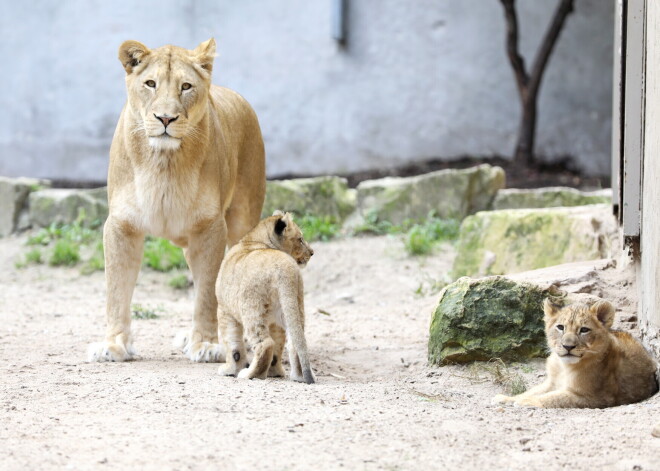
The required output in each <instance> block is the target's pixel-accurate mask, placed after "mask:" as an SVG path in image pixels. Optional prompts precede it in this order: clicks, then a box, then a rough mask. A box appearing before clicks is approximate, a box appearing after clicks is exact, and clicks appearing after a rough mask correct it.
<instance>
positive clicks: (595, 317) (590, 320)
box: [543, 299, 614, 363]
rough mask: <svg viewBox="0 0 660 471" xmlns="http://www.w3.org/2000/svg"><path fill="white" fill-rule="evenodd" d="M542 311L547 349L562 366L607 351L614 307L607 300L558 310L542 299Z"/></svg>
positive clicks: (573, 305)
mask: <svg viewBox="0 0 660 471" xmlns="http://www.w3.org/2000/svg"><path fill="white" fill-rule="evenodd" d="M543 311H544V313H545V317H544V320H545V334H546V337H547V340H548V346H549V347H550V348H551V349H552V350H553V351H554V352H555V353H556V354H557V355H558V356H559V358H560V359H561V360H562V361H563V362H564V363H578V362H579V361H580V360H582V359H586V358H589V357H590V356H594V355H598V354H600V353H602V352H603V351H605V350H606V349H607V347H608V345H609V342H610V335H609V329H610V327H612V323H613V322H614V306H612V305H611V304H610V303H608V302H607V301H598V302H596V303H594V304H592V305H591V306H588V305H586V304H571V305H569V306H566V307H560V306H556V305H554V304H553V303H552V302H551V301H550V300H549V299H546V300H545V301H544V303H543Z"/></svg>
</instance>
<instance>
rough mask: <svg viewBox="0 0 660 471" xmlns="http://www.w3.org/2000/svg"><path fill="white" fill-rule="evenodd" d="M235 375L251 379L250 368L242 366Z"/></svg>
mask: <svg viewBox="0 0 660 471" xmlns="http://www.w3.org/2000/svg"><path fill="white" fill-rule="evenodd" d="M236 377H237V378H240V379H252V378H250V368H243V369H242V370H241V371H239V372H238V374H237V375H236Z"/></svg>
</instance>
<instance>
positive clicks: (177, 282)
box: [167, 274, 192, 289]
mask: <svg viewBox="0 0 660 471" xmlns="http://www.w3.org/2000/svg"><path fill="white" fill-rule="evenodd" d="M167 284H168V285H170V286H171V287H172V288H174V289H188V288H190V287H191V286H192V283H191V282H190V280H189V279H188V276H187V275H183V274H182V275H176V276H174V277H172V278H170V281H168V282H167Z"/></svg>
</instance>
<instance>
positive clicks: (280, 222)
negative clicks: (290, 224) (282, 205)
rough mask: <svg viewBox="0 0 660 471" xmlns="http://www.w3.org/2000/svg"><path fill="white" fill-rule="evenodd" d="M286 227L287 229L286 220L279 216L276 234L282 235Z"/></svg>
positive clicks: (276, 222) (276, 223)
mask: <svg viewBox="0 0 660 471" xmlns="http://www.w3.org/2000/svg"><path fill="white" fill-rule="evenodd" d="M284 229H286V221H285V220H284V218H279V219H278V220H277V221H275V234H277V235H278V236H281V235H282V233H283V232H284Z"/></svg>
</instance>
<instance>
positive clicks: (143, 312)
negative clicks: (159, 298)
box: [131, 303, 164, 319]
mask: <svg viewBox="0 0 660 471" xmlns="http://www.w3.org/2000/svg"><path fill="white" fill-rule="evenodd" d="M162 312H164V309H163V308H162V307H156V308H149V307H145V306H142V305H141V304H137V303H136V304H131V313H132V314H133V319H158V318H159V317H160V314H159V313H162Z"/></svg>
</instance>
